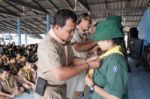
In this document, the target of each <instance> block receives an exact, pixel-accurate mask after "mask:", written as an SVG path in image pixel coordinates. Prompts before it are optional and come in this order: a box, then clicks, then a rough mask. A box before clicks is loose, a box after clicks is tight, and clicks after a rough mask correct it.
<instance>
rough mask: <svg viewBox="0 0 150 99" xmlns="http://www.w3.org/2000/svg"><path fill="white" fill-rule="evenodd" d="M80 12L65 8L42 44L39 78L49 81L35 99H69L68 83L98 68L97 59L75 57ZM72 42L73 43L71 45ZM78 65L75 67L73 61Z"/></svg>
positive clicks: (39, 57) (40, 45)
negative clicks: (77, 14)
mask: <svg viewBox="0 0 150 99" xmlns="http://www.w3.org/2000/svg"><path fill="white" fill-rule="evenodd" d="M76 19H77V17H76V15H75V13H73V12H72V11H70V10H66V9H62V10H60V11H58V12H57V13H56V14H55V16H54V22H53V27H52V28H51V30H50V31H49V33H48V36H47V38H45V39H43V40H42V41H41V42H40V43H39V46H38V51H37V54H38V69H37V77H41V78H43V79H45V80H47V82H48V84H47V87H46V89H45V92H44V95H43V96H40V95H39V94H37V93H36V94H35V99H65V98H66V93H65V92H66V82H67V80H68V79H69V78H71V77H73V76H76V75H77V74H79V73H81V72H82V71H84V70H86V69H88V68H97V67H98V65H99V62H98V61H97V60H92V61H89V62H88V63H87V62H85V59H77V58H74V59H73V51H72V50H71V44H70V43H66V42H67V41H70V40H71V38H72V32H73V30H74V29H75V26H76ZM69 45H70V46H69ZM71 62H72V64H74V66H73V65H72V66H71V64H70V63H71Z"/></svg>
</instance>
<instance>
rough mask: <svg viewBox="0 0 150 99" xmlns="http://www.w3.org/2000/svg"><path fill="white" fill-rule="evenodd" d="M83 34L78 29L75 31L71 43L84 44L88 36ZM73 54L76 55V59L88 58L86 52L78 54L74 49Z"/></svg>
mask: <svg viewBox="0 0 150 99" xmlns="http://www.w3.org/2000/svg"><path fill="white" fill-rule="evenodd" d="M82 34H83V33H81V32H80V31H79V30H78V29H76V30H75V32H74V34H73V38H72V40H71V43H72V44H73V43H84V42H85V41H86V40H87V36H86V35H85V38H84V36H83V35H82ZM73 52H74V54H75V56H76V57H80V58H87V55H88V52H86V51H84V52H78V51H76V50H75V49H74V48H73Z"/></svg>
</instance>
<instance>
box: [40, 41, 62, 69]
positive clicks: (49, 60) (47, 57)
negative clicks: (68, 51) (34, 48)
mask: <svg viewBox="0 0 150 99" xmlns="http://www.w3.org/2000/svg"><path fill="white" fill-rule="evenodd" d="M45 43H46V42H45ZM61 65H62V62H61V56H59V52H58V51H57V49H56V48H55V46H54V45H53V44H44V43H42V44H40V45H39V49H38V68H40V69H44V70H49V69H50V68H56V67H60V66H61Z"/></svg>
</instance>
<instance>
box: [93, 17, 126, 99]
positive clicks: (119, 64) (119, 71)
mask: <svg viewBox="0 0 150 99" xmlns="http://www.w3.org/2000/svg"><path fill="white" fill-rule="evenodd" d="M120 37H124V35H123V33H122V32H121V30H120V27H119V25H118V24H116V22H115V21H113V20H105V21H103V22H100V23H98V25H97V26H96V33H95V34H94V36H93V40H95V41H104V40H111V39H113V38H120ZM112 49H113V48H112ZM112 49H110V50H112ZM107 51H108V50H107ZM102 62H103V63H102V66H101V67H100V68H98V69H96V70H95V72H94V75H93V80H94V83H95V84H96V85H98V86H99V87H101V88H103V89H104V90H105V91H106V92H108V93H109V94H111V95H114V96H117V97H119V98H120V99H128V97H127V80H128V68H127V61H126V58H125V56H124V55H122V54H120V53H112V54H110V55H108V56H106V57H105V58H104V59H103V61H102ZM92 97H93V98H92V99H104V98H103V97H102V96H101V95H100V94H97V93H96V92H94V94H93V96H92Z"/></svg>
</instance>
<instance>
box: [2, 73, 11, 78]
mask: <svg viewBox="0 0 150 99" xmlns="http://www.w3.org/2000/svg"><path fill="white" fill-rule="evenodd" d="M2 75H3V77H4V78H9V76H10V72H9V71H3V73H2Z"/></svg>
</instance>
